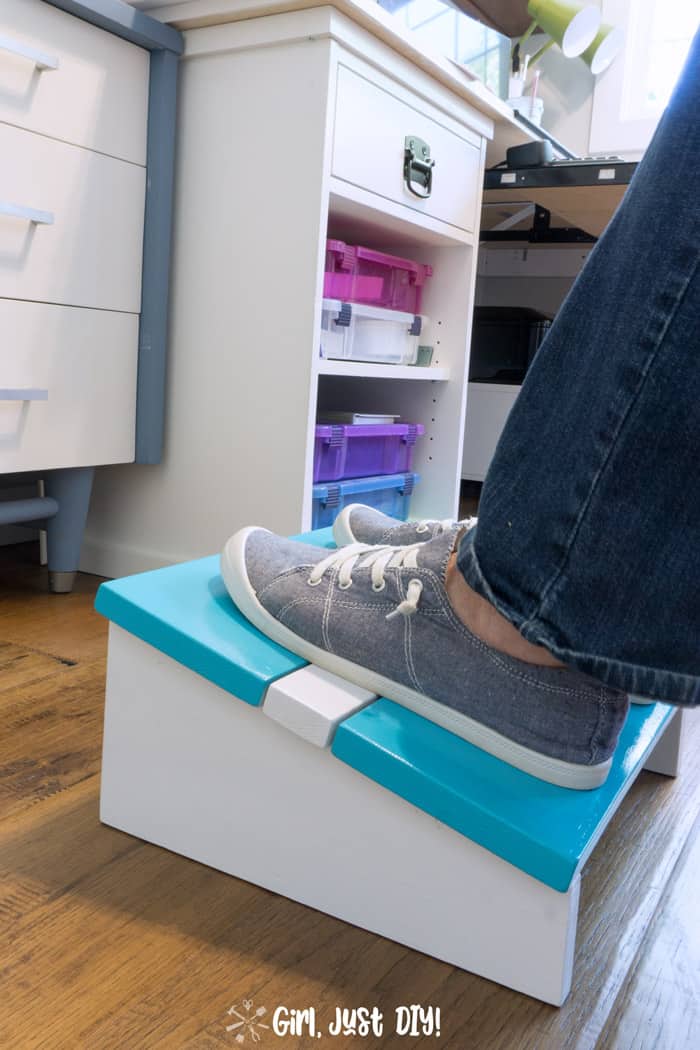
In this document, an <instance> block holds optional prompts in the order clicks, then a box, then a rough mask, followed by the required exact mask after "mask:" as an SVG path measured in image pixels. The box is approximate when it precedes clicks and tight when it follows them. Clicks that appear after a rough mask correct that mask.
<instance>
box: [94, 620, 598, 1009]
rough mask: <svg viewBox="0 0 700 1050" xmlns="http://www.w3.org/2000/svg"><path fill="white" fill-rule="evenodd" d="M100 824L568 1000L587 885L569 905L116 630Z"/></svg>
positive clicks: (571, 894) (570, 894)
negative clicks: (579, 911)
mask: <svg viewBox="0 0 700 1050" xmlns="http://www.w3.org/2000/svg"><path fill="white" fill-rule="evenodd" d="M100 816H101V819H102V820H103V821H104V822H105V823H107V824H110V825H112V826H113V827H116V828H120V829H121V830H122V831H126V832H129V833H130V834H132V835H138V836H139V837H141V838H143V839H146V840H147V841H149V842H154V843H156V844H157V845H160V846H164V847H165V848H166V849H170V850H174V851H175V852H176V853H181V854H183V856H186V857H191V858H192V859H194V860H198V861H200V862H202V863H204V864H208V865H210V866H211V867H214V868H219V869H220V870H222V871H225V872H228V873H229V874H230V875H236V876H237V877H239V878H242V879H245V880H247V881H248V882H253V883H255V884H257V885H259V886H263V887H265V888H266V889H270V890H272V891H274V892H276V893H282V894H284V895H285V896H287V897H290V898H291V899H292V900H296V901H299V902H300V903H302V904H307V905H309V906H311V907H313V908H318V909H320V910H321V911H324V912H326V913H327V914H329V915H333V916H336V917H337V918H340V919H344V920H345V921H346V922H351V923H353V924H355V925H356V926H360V927H362V928H364V929H367V930H372V931H374V932H375V933H378V934H380V935H381V936H384V937H389V938H391V939H393V940H395V941H398V942H399V943H401V944H406V945H408V946H409V947H412V948H416V949H417V950H418V951H422V952H426V953H427V954H429V955H432V956H434V957H435V958H437V959H443V960H445V961H446V962H449V963H452V964H454V965H456V966H459V967H461V968H462V969H465V970H471V971H472V972H473V973H477V974H480V975H481V976H483V977H487V978H490V979H491V980H494V981H498V982H499V983H501V984H504V985H507V986H508V987H510V988H515V989H516V990H517V991H520V992H524V993H526V994H527V995H533V996H535V997H536V998H538V999H542V1000H544V1001H545V1002H548V1003H553V1004H555V1005H560V1004H561V1003H562V1002H563V1001H564V999H565V998H566V996H567V994H568V991H569V987H570V983H571V969H572V960H573V950H574V939H575V931H576V916H577V909H578V899H579V886H580V879H579V876H576V877H575V878H574V880H573V881H572V883H571V885H570V887H569V889H568V891H567V892H566V893H559V892H557V891H556V890H553V889H552V888H551V887H549V886H546V885H545V884H544V883H542V882H539V881H538V880H537V879H534V878H532V877H531V876H530V875H526V874H524V873H523V872H522V871H520V870H519V869H518V868H516V867H514V866H513V865H512V864H509V863H508V862H507V861H504V860H502V859H501V858H500V857H498V856H496V855H495V854H493V853H490V852H489V851H488V850H486V849H484V848H483V847H482V846H479V845H477V844H476V843H475V842H472V841H470V840H469V839H467V838H465V837H464V836H463V835H460V834H459V833H458V832H456V831H453V830H452V829H451V828H449V827H447V826H446V825H444V824H442V823H441V822H440V821H438V820H435V818H434V817H431V816H429V815H428V814H427V813H424V812H423V811H422V810H419V809H417V808H416V807H415V806H412V805H411V804H410V803H408V802H406V801H404V800H403V799H401V798H399V797H398V796H397V795H394V794H392V792H390V791H387V790H386V789H385V788H383V787H380V786H379V785H378V784H376V783H374V781H372V780H370V779H369V778H368V777H365V776H363V775H362V774H361V773H358V772H357V771H356V770H354V769H352V768H351V767H350V766H347V765H346V764H345V763H344V762H341V761H339V760H338V759H337V758H335V757H334V756H333V754H332V753H331V752H330V751H329V750H327V749H321V748H315V747H311V748H310V747H308V746H307V745H306V743H305V742H303V741H301V740H299V738H298V737H296V736H295V735H294V734H293V733H289V732H286V731H285V730H284V729H283V728H282V727H281V726H278V725H275V724H274V722H273V721H272V720H271V719H269V718H264V717H263V716H262V713H261V711H260V710H259V709H258V708H256V707H252V706H250V705H248V704H245V703H243V702H242V701H240V700H237V699H236V698H235V697H233V696H231V695H230V694H229V693H226V692H225V691H224V690H223V689H220V688H218V687H217V686H215V685H213V684H212V683H211V682H208V681H206V680H205V679H204V678H201V677H200V676H199V675H197V674H195V673H194V672H193V671H190V670H189V669H187V668H185V667H183V666H182V665H181V664H178V663H176V662H175V661H174V660H172V659H171V658H170V657H168V656H165V655H164V654H162V653H160V652H158V651H157V650H156V649H153V648H152V647H151V646H149V645H147V644H146V643H145V642H142V641H140V640H139V639H137V638H135V637H134V636H133V635H130V634H128V633H127V632H125V631H123V630H122V629H120V628H119V627H116V626H114V625H111V626H110V645H109V662H108V681H107V706H106V711H105V734H104V751H103V764H102V790H101V799H100ZM416 965H420V960H418V959H417V960H416Z"/></svg>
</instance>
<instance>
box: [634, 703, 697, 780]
mask: <svg viewBox="0 0 700 1050" xmlns="http://www.w3.org/2000/svg"><path fill="white" fill-rule="evenodd" d="M686 714H687V712H684V711H683V710H682V709H681V708H677V709H676V712H675V714H674V716H673V718H672V719H671V721H670V722H669V723H668V725H667V727H666V730H665V732H664V735H663V736H662V737H661V739H660V740H659V742H658V744H657V745H656V747H655V748H654V750H653V751H652V752H651V754H650V755H649V757H648V758H647V760H646V762H645V763H644V768H645V769H647V770H648V771H649V772H650V773H661V774H662V775H663V776H665V777H677V776H678V772H679V770H680V765H681V754H682V746H683V720H684V717H685V715H686Z"/></svg>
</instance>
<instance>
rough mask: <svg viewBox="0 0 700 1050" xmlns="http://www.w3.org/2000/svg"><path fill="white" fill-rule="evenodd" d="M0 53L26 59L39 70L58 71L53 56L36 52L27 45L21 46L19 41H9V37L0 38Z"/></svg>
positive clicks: (56, 62)
mask: <svg viewBox="0 0 700 1050" xmlns="http://www.w3.org/2000/svg"><path fill="white" fill-rule="evenodd" d="M0 51H9V52H10V54H12V55H19V56H20V58H28V59H29V61H30V62H33V63H34V65H35V66H36V68H37V69H39V70H45V69H58V59H57V58H54V56H53V55H47V54H45V53H44V52H43V51H38V50H37V48H35V47H30V46H29V44H22V43H21V42H20V41H19V40H11V39H10V37H9V36H0Z"/></svg>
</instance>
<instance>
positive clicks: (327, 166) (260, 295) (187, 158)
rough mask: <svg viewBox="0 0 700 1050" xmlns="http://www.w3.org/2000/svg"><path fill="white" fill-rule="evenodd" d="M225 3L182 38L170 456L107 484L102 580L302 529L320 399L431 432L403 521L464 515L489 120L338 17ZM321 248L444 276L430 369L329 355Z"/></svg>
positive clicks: (429, 334) (99, 526) (92, 536)
mask: <svg viewBox="0 0 700 1050" xmlns="http://www.w3.org/2000/svg"><path fill="white" fill-rule="evenodd" d="M186 6H188V9H189V8H192V10H193V11H194V8H195V7H196V5H192V4H190V5H186ZM221 6H222V5H219V8H220V7H221ZM223 6H226V5H223ZM234 7H235V12H236V17H237V18H238V19H240V20H238V21H235V22H229V23H227V24H217V25H206V26H202V28H195V29H188V30H187V32H186V51H185V58H184V61H183V67H182V73H181V96H180V97H181V101H180V117H179V119H180V139H179V145H178V158H179V161H178V170H177V172H176V221H175V242H174V253H175V261H174V268H173V291H172V302H173V304H174V305H173V314H172V320H171V332H172V337H171V348H170V353H171V356H170V378H169V386H170V388H169V400H168V416H167V432H166V454H165V459H164V462H163V464H162V465H161V466H159V467H157V468H148V469H147V470H143V471H141V472H140V473H136V474H135V473H134V472H131V473H129V475H128V477H127V476H126V475H125V474H123V473H121V472H120V471H119V470H114V471H111V472H110V473H109V474H108V475H107V476H106V477H104V478H103V479H102V481H101V484H100V485H99V486H98V488H97V492H96V493H95V497H94V500H93V509H92V514H91V518H90V521H89V524H88V535H87V538H86V542H85V545H84V550H85V558H84V564H83V567H84V568H86V569H88V570H89V571H93V572H102V573H104V574H105V575H120V574H123V573H125V572H134V571H138V570H139V569H143V568H149V567H152V566H153V565H156V564H165V563H167V562H170V561H179V560H183V559H186V558H191V557H195V556H198V555H204V554H209V553H211V552H212V551H216V550H218V549H220V548H221V546H222V544H223V543H224V542H225V540H226V538H227V537H228V536H229V535H230V534H231V533H232V532H233V531H234V530H235V529H236V528H238V527H240V526H242V525H246V524H253V523H257V524H260V525H264V526H266V527H269V528H271V529H273V530H275V531H277V532H280V533H288V534H289V533H294V532H298V531H300V530H302V529H305V528H307V527H308V526H309V524H310V521H311V487H312V461H313V439H314V424H315V419H316V412H317V409H318V408H319V407H322V408H336V409H354V410H365V411H369V412H377V411H387V412H388V411H390V412H392V413H398V414H400V415H401V418H402V420H404V421H407V422H417V423H422V424H423V425H424V426H425V428H426V432H425V435H424V437H423V438H422V439H421V440H420V441H419V443H418V444H417V446H416V455H415V460H414V469H415V470H417V472H418V473H419V474H420V475H421V481H420V483H419V485H418V486H417V487H416V489H415V491H414V494H413V497H412V505H411V513H412V514H414V515H416V516H426V515H435V516H439V517H446V516H448V515H451V514H455V513H456V511H457V509H458V499H459V483H460V474H461V464H462V441H463V434H464V422H465V403H466V390H467V382H466V380H467V374H468V347H469V340H470V331H471V318H472V311H473V296H474V280H475V270H476V256H477V243H478V230H479V218H480V204H481V184H482V180H483V167H484V158H485V150H486V141H487V138H488V137H489V136H490V135H491V134H492V131H493V124H492V121H491V119H490V118H489V116H487V115H486V113H485V112H480V111H479V109H478V108H477V107H478V106H479V105H480V103H479V101H478V99H477V98H476V96H475V95H474V94H473V93H470V92H466V91H465V92H463V93H462V94H460V91H459V90H458V89H457V88H456V87H455V88H454V89H451V88H450V87H448V86H447V84H446V83H445V78H444V76H443V74H441V75H440V77H438V76H431V75H430V74H429V72H427V70H426V68H425V63H423V68H419V67H418V66H417V65H415V64H414V63H413V62H412V61H409V60H408V59H407V58H406V57H405V55H403V54H401V53H400V48H399V47H398V44H397V48H396V49H395V48H394V47H392V46H391V43H390V40H389V38H388V36H387V34H386V32H384V38H383V39H378V38H377V37H376V36H375V35H373V34H372V33H371V32H370V31H369V30H368V29H367V28H366V27H363V26H362V25H360V24H359V23H358V22H356V21H354V20H353V19H351V18H350V17H348V15H347V14H345V13H342V12H341V11H339V10H338V9H337V8H336V7H334V6H324V7H318V8H311V9H305V10H299V11H291V12H290V11H287V12H281V13H270V14H269V15H267V17H247V18H246V17H244V16H243V8H244V7H245V5H244V4H242V3H240V2H239V3H237V4H235V5H233V4H232V11H233V8H234ZM219 8H217V11H218V10H219ZM173 10H174V11H176V10H177V9H175V8H174V9H173ZM253 10H254V9H251V13H253ZM217 17H218V16H217ZM221 17H222V18H223V15H222V16H221ZM399 43H400V41H399ZM484 108H485V109H486V111H487V112H488V106H485V107H484ZM408 135H414V136H418V137H420V138H422V139H424V140H425V141H427V142H428V143H429V144H430V147H431V150H432V156H433V158H434V159H435V162H436V163H435V173H434V186H433V191H432V194H431V196H430V197H429V198H428V199H427V200H421V199H419V198H418V197H416V196H414V195H413V194H412V193H411V192H410V191H409V190H408V188H407V187H406V185H405V182H404V178H403V155H404V141H405V137H406V136H408ZM327 236H330V237H333V238H338V239H341V240H344V241H346V242H348V243H355V244H363V245H366V246H368V247H370V248H375V249H378V250H381V251H385V252H389V253H391V254H395V255H402V256H405V257H407V258H413V259H415V260H416V261H418V262H421V263H428V264H430V265H431V266H432V267H433V277H432V278H431V279H430V280H428V282H427V283H426V286H425V289H424V295H423V302H422V305H421V313H422V314H425V315H426V316H427V317H428V318H429V325H427V326H426V330H425V331H424V332H422V333H421V343H422V344H429V345H432V346H433V347H434V354H433V361H432V365H431V366H430V367H429V368H421V367H413V366H411V367H403V366H392V365H378V364H374V363H373V364H362V363H360V362H355V361H331V360H322V359H321V358H320V353H319V350H320V339H319V334H320V323H321V302H322V295H323V273H324V264H325V241H326V237H327ZM144 536H148V537H152V539H151V540H150V541H149V546H148V548H147V549H145V548H144V546H143V539H142V537H144ZM154 548H155V549H154Z"/></svg>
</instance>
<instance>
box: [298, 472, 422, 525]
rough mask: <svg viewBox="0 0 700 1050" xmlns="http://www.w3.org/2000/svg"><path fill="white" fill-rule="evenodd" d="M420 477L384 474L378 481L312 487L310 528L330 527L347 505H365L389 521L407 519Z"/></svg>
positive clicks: (336, 482) (367, 480)
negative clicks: (390, 519) (409, 506)
mask: <svg viewBox="0 0 700 1050" xmlns="http://www.w3.org/2000/svg"><path fill="white" fill-rule="evenodd" d="M419 479H420V475H419V474H383V475H381V476H380V477H371V478H348V479H347V480H345V481H329V482H326V483H325V484H320V485H314V487H313V489H312V493H313V504H312V512H311V521H312V526H311V527H312V528H314V529H322V528H325V527H326V526H327V525H332V524H333V522H334V520H335V518H336V516H337V515H338V514H339V512H340V511H341V510H342V509H343V507H346V506H347V505H348V503H366V504H367V506H369V507H374V508H375V509H376V510H381V511H382V512H383V513H384V514H389V515H390V516H391V517H392V518H401V520H402V521H405V520H406V518H407V517H408V505H409V503H410V501H411V493H412V492H413V487H414V485H416V483H417V482H418V481H419Z"/></svg>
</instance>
